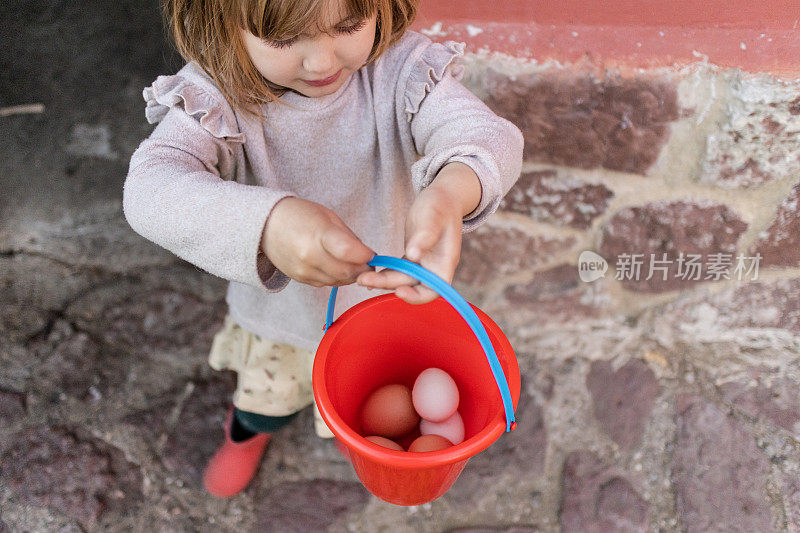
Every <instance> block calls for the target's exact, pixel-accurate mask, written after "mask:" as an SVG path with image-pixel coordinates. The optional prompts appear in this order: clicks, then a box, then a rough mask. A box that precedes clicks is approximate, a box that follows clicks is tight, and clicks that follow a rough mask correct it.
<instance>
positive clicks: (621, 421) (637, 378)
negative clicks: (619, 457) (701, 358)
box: [586, 359, 660, 450]
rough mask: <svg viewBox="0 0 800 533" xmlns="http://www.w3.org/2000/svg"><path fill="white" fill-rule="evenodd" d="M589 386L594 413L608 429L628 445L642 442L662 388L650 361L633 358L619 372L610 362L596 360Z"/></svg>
mask: <svg viewBox="0 0 800 533" xmlns="http://www.w3.org/2000/svg"><path fill="white" fill-rule="evenodd" d="M586 387H587V388H588V389H589V392H590V393H591V394H592V402H593V405H594V416H595V418H597V420H598V421H599V422H600V425H601V426H602V427H603V429H604V430H605V431H606V433H608V435H609V436H610V437H611V438H612V439H613V440H614V442H616V443H617V444H619V445H620V446H622V447H623V448H625V449H629V450H630V449H632V448H635V447H636V446H638V444H639V443H640V442H641V439H642V435H643V433H644V428H645V425H646V424H647V419H648V417H649V416H650V411H651V410H652V408H653V402H654V401H655V399H656V396H657V395H658V393H659V390H660V387H659V385H658V380H657V379H656V376H655V374H654V373H653V371H652V370H650V367H649V366H647V363H645V362H644V361H642V360H640V359H631V360H630V361H628V362H627V363H625V365H623V366H622V367H621V368H620V369H619V370H617V371H616V372H615V371H614V370H613V369H612V367H611V363H610V362H608V361H594V362H592V366H591V369H590V370H589V374H588V375H587V376H586Z"/></svg>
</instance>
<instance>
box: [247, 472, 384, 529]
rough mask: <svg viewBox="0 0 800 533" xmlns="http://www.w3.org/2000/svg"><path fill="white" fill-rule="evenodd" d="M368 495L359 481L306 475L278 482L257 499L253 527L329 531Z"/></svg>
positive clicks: (359, 508) (355, 509) (356, 508)
mask: <svg viewBox="0 0 800 533" xmlns="http://www.w3.org/2000/svg"><path fill="white" fill-rule="evenodd" d="M369 499H370V496H369V492H367V489H365V488H364V486H363V485H361V483H354V482H350V481H339V480H332V479H309V480H301V481H284V482H282V483H278V484H277V485H275V486H274V487H272V489H271V490H270V491H269V492H268V493H267V494H266V495H265V496H264V497H262V498H259V499H258V500H257V501H256V509H255V511H256V526H255V531H274V532H276V533H295V532H296V533H306V532H308V531H328V530H329V528H331V527H332V526H334V525H335V524H337V523H338V525H339V527H343V524H341V523H340V522H341V521H342V520H344V518H345V517H346V515H347V514H349V513H351V512H356V511H359V510H361V509H362V508H363V507H364V505H366V503H367V501H368V500H369Z"/></svg>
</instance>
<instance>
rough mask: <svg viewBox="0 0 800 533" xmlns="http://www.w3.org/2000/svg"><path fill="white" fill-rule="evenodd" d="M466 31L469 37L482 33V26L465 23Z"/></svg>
mask: <svg viewBox="0 0 800 533" xmlns="http://www.w3.org/2000/svg"><path fill="white" fill-rule="evenodd" d="M467 33H468V34H469V36H470V37H475V36H476V35H479V34H481V33H483V28H479V27H477V26H473V25H472V24H467Z"/></svg>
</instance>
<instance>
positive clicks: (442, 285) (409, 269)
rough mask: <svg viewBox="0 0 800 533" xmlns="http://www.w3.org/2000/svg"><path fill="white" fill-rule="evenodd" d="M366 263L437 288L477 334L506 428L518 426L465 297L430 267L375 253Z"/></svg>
mask: <svg viewBox="0 0 800 533" xmlns="http://www.w3.org/2000/svg"><path fill="white" fill-rule="evenodd" d="M367 264H368V265H369V266H373V267H386V268H390V269H392V270H396V271H398V272H402V273H403V274H407V275H409V276H411V277H412V278H414V279H416V280H417V281H419V282H420V283H422V284H423V285H426V286H427V287H430V288H431V289H433V290H434V291H435V292H437V293H438V294H439V296H441V297H442V298H444V299H445V300H446V301H447V303H449V304H450V305H451V306H453V309H455V310H456V311H457V312H458V314H459V315H461V317H462V318H463V319H464V321H465V322H466V323H467V324H468V325H469V327H470V329H471V330H472V332H473V333H474V334H475V336H476V337H477V338H478V342H479V343H480V345H481V347H482V348H483V351H484V352H485V353H486V359H488V361H489V366H490V367H491V369H492V374H493V375H494V379H495V381H496V382H497V388H498V389H500V396H501V397H502V399H503V409H504V410H505V413H506V431H512V430H514V429H515V428H516V427H517V423H516V422H515V419H514V405H513V403H512V401H511V392H510V391H509V389H508V381H506V376H505V374H504V373H503V367H502V366H500V361H499V360H498V359H497V354H496V353H495V351H494V346H492V341H491V340H489V335H488V334H487V333H486V328H484V327H483V324H482V323H481V321H480V319H479V318H478V315H476V314H475V311H473V310H472V307H471V306H470V305H469V303H467V301H466V300H465V299H464V297H463V296H461V295H460V294H459V293H458V291H456V290H455V289H454V288H453V287H452V286H451V285H450V284H449V283H447V282H446V281H445V280H443V279H442V278H440V277H439V276H437V275H436V274H434V273H433V272H431V271H430V270H428V269H426V268H425V267H422V266H420V265H418V264H416V263H412V262H411V261H408V260H406V259H401V258H399V257H389V256H386V255H376V256H375V257H373V258H372V260H370V261H369V263H367ZM337 292H338V287H334V288H333V289H332V290H331V296H330V299H329V300H328V314H327V316H326V318H325V331H327V330H328V328H329V327H330V326H331V324H333V310H334V307H335V305H336V293H337Z"/></svg>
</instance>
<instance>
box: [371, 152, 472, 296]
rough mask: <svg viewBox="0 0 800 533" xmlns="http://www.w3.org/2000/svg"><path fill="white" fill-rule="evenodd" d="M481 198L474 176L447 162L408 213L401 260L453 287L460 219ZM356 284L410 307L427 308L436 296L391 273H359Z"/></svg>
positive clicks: (459, 238)
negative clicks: (389, 292) (387, 294)
mask: <svg viewBox="0 0 800 533" xmlns="http://www.w3.org/2000/svg"><path fill="white" fill-rule="evenodd" d="M465 185H466V186H465ZM480 193H481V190H480V182H479V181H478V177H477V176H476V175H475V173H474V172H473V171H472V169H471V168H470V167H468V166H467V165H464V164H462V163H451V164H450V165H448V166H447V167H445V168H444V169H442V171H441V172H440V173H439V176H437V178H436V179H435V180H434V181H433V183H432V184H431V185H430V186H428V187H427V188H426V189H423V190H422V192H420V193H419V195H418V196H417V198H416V200H415V201H414V203H413V204H412V205H411V209H409V211H408V215H407V217H406V226H405V234H406V247H405V258H406V259H408V260H409V261H413V262H415V263H419V264H420V265H422V266H423V267H425V268H427V269H428V270H430V271H432V272H433V273H435V274H437V275H438V276H439V277H441V278H442V279H444V280H445V281H446V282H448V283H450V282H452V280H453V275H454V274H455V270H456V266H457V265H458V260H459V257H460V256H461V233H462V220H463V217H464V215H465V214H467V213H469V212H471V211H472V210H473V209H474V207H475V206H477V204H478V202H479V201H480ZM465 206H469V207H465ZM356 281H357V283H358V284H359V285H362V286H365V287H370V288H376V289H388V290H394V291H395V294H396V295H397V297H398V298H400V299H402V300H405V301H406V302H408V303H411V304H424V303H428V302H431V301H433V300H435V299H436V298H438V296H439V295H438V294H437V293H436V292H434V291H433V290H432V289H429V288H428V287H426V286H424V285H422V284H421V283H419V282H418V281H417V280H416V279H414V278H412V277H410V276H407V275H406V274H403V273H400V272H397V271H395V270H390V269H385V270H382V271H380V272H375V271H370V272H363V273H361V274H359V276H358V278H357V279H356Z"/></svg>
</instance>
